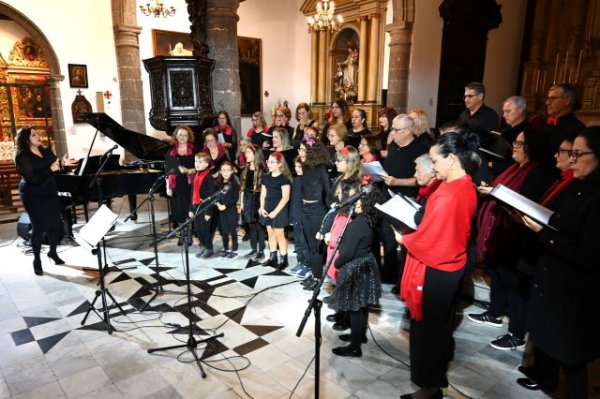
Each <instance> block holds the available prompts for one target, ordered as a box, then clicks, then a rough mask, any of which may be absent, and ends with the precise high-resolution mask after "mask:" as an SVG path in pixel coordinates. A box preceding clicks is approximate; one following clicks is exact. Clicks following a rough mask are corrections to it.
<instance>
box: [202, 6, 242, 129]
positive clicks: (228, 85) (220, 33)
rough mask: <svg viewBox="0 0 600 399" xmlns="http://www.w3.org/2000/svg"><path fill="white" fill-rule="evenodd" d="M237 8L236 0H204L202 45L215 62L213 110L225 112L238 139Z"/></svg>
mask: <svg viewBox="0 0 600 399" xmlns="http://www.w3.org/2000/svg"><path fill="white" fill-rule="evenodd" d="M238 7H239V0H207V8H206V42H207V44H208V47H209V49H210V52H209V57H210V58H212V59H214V60H215V68H214V70H213V73H212V79H213V100H214V105H215V110H216V111H217V112H219V111H220V110H225V111H227V113H229V116H230V117H231V123H232V124H233V127H234V128H235V129H236V130H237V132H238V137H240V136H241V134H242V132H240V129H241V123H240V107H241V104H242V93H241V88H240V71H239V60H238V44H237V23H238V20H239V17H238V15H237V10H238Z"/></svg>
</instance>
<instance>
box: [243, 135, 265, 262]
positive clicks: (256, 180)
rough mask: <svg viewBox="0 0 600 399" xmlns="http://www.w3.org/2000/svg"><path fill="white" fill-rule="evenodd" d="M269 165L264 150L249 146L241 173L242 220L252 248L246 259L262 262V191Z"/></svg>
mask: <svg viewBox="0 0 600 399" xmlns="http://www.w3.org/2000/svg"><path fill="white" fill-rule="evenodd" d="M266 170H267V164H266V163H265V159H264V156H263V152H262V149H260V148H257V147H255V146H254V145H249V146H248V147H247V148H246V166H244V169H242V172H241V173H240V204H241V212H242V220H243V221H244V222H245V223H247V224H248V234H249V235H250V248H251V251H250V252H248V253H247V254H246V255H245V257H246V258H253V259H254V260H257V261H258V260H262V259H263V258H264V256H265V231H264V229H263V227H262V226H261V225H260V223H259V221H260V215H259V213H258V209H259V208H260V189H261V181H262V177H263V173H265V172H266Z"/></svg>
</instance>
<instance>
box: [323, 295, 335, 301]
mask: <svg viewBox="0 0 600 399" xmlns="http://www.w3.org/2000/svg"><path fill="white" fill-rule="evenodd" d="M322 301H323V303H333V302H334V301H335V295H334V294H332V295H329V296H326V297H325V298H323V299H322Z"/></svg>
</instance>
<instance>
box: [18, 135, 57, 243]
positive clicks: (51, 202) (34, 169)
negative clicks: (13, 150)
mask: <svg viewBox="0 0 600 399" xmlns="http://www.w3.org/2000/svg"><path fill="white" fill-rule="evenodd" d="M40 152H41V153H42V157H39V156H37V155H35V154H34V153H33V152H31V151H29V150H27V151H25V152H23V153H21V154H18V155H17V156H16V158H15V165H16V168H17V171H18V172H19V173H20V174H21V176H22V178H21V181H20V183H19V195H20V197H21V201H22V202H23V206H24V207H25V210H26V211H27V213H28V214H29V219H30V220H31V225H32V226H33V229H34V231H35V230H37V231H38V232H46V231H51V230H57V231H60V228H61V220H60V201H59V199H58V191H57V188H56V181H55V179H54V172H52V170H51V169H50V166H51V165H52V164H53V163H54V162H55V161H56V155H54V153H53V152H52V150H50V149H48V148H45V147H40Z"/></svg>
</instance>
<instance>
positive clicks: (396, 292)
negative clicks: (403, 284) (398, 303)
mask: <svg viewBox="0 0 600 399" xmlns="http://www.w3.org/2000/svg"><path fill="white" fill-rule="evenodd" d="M390 292H391V293H392V294H394V295H399V294H400V286H399V285H398V284H396V285H395V286H393V287H392V289H391V290H390Z"/></svg>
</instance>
